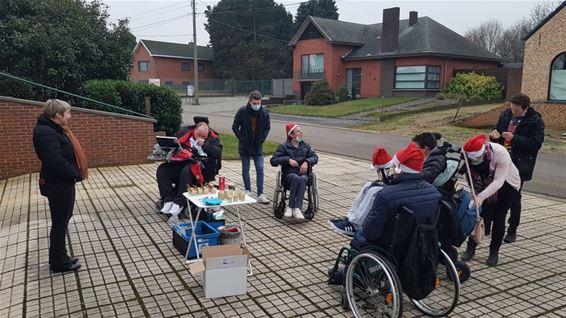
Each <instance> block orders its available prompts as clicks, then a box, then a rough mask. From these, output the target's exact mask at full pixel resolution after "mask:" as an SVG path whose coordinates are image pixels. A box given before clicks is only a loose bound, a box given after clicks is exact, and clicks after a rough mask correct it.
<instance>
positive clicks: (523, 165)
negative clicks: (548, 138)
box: [490, 107, 544, 181]
mask: <svg viewBox="0 0 566 318" xmlns="http://www.w3.org/2000/svg"><path fill="white" fill-rule="evenodd" d="M512 117H513V114H512V113H511V109H506V110H505V111H503V112H501V115H500V116H499V121H498V122H497V126H496V127H495V129H496V130H497V131H498V132H499V133H502V132H505V131H507V128H508V126H509V122H510V121H511V118H512ZM490 139H491V141H492V142H496V143H499V144H501V145H503V143H504V139H503V137H500V138H499V139H492V138H490ZM543 141H544V121H543V120H542V116H541V115H540V114H539V113H538V112H537V111H535V110H534V109H532V108H531V107H529V108H528V109H527V112H526V113H525V116H524V117H522V118H521V119H520V120H519V121H518V122H517V126H516V127H515V132H514V133H513V139H512V144H511V149H509V154H510V155H511V160H513V163H514V164H515V166H516V167H517V169H519V175H520V176H521V181H529V180H531V179H532V177H533V170H534V169H535V162H536V160H537V154H538V151H539V150H540V147H541V146H542V143H543Z"/></svg>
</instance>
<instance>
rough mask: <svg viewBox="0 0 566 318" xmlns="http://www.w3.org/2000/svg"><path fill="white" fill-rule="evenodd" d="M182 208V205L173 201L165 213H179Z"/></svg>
mask: <svg viewBox="0 0 566 318" xmlns="http://www.w3.org/2000/svg"><path fill="white" fill-rule="evenodd" d="M182 210H183V207H182V206H180V205H178V204H177V203H173V206H171V209H170V210H169V211H168V212H167V214H171V215H179V213H181V211H182Z"/></svg>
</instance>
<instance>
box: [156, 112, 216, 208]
mask: <svg viewBox="0 0 566 318" xmlns="http://www.w3.org/2000/svg"><path fill="white" fill-rule="evenodd" d="M194 120H195V125H192V126H188V127H185V128H183V129H181V130H179V132H177V134H176V135H177V138H179V143H180V144H181V146H182V149H180V150H179V151H177V152H176V153H175V154H174V155H173V156H172V157H171V159H170V160H169V161H167V162H165V163H162V164H161V165H160V166H159V167H158V168H157V173H156V174H157V185H158V187H159V195H160V196H161V199H162V200H163V208H162V209H161V210H160V212H161V213H165V214H171V215H178V214H179V213H181V211H182V210H183V208H184V206H185V205H186V200H185V198H184V197H183V192H185V191H187V186H188V185H202V184H203V183H205V182H210V181H213V180H214V178H215V176H216V175H217V174H218V171H219V170H220V168H221V160H222V149H223V146H222V143H221V142H220V139H219V135H218V134H217V133H216V132H215V131H214V130H212V129H210V127H209V126H208V118H206V117H198V116H195V118H194ZM173 184H175V185H176V187H173Z"/></svg>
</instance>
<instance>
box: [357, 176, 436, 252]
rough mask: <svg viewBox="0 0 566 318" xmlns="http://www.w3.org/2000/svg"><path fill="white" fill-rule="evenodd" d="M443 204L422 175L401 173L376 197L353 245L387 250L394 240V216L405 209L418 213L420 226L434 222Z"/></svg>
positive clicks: (417, 218)
mask: <svg viewBox="0 0 566 318" xmlns="http://www.w3.org/2000/svg"><path fill="white" fill-rule="evenodd" d="M439 204H440V193H439V192H438V190H437V189H436V188H435V187H434V186H433V185H431V184H430V183H428V182H426V181H424V180H423V177H422V175H421V174H418V173H417V174H402V175H400V176H398V177H397V178H395V179H394V180H393V181H392V183H391V185H389V186H387V187H385V188H383V190H381V191H379V192H378V193H377V195H376V198H375V200H374V202H373V208H372V209H371V211H370V213H369V215H368V217H367V219H366V220H365V222H364V225H363V226H362V228H361V229H360V230H359V231H357V232H356V235H355V236H354V239H353V240H354V241H356V242H353V243H352V246H363V245H367V244H372V245H379V246H382V247H384V248H388V247H389V246H390V244H391V239H392V237H393V230H394V225H395V215H396V214H397V212H398V211H399V209H400V208H401V207H402V206H405V207H407V208H408V209H410V210H411V211H413V212H414V213H415V215H414V217H415V218H416V220H417V224H424V223H428V222H430V221H432V218H433V217H434V216H435V215H436V213H437V212H438V209H439Z"/></svg>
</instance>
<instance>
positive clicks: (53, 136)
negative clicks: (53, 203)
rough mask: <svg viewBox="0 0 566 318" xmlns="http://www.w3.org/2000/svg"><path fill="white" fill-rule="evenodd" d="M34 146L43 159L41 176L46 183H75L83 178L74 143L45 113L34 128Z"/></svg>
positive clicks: (41, 159)
mask: <svg viewBox="0 0 566 318" xmlns="http://www.w3.org/2000/svg"><path fill="white" fill-rule="evenodd" d="M33 147H34V148H35V153H36V154H37V157H38V158H39V160H40V161H41V171H40V172H39V177H40V178H41V179H45V182H46V184H55V183H57V184H61V183H67V184H75V182H77V181H80V180H82V178H81V174H80V172H79V169H78V166H77V160H76V158H75V150H74V148H73V144H72V143H71V141H70V140H69V138H67V136H66V135H65V132H64V130H63V127H61V126H60V125H59V124H57V123H55V122H54V121H52V120H51V119H49V118H47V117H46V116H44V115H40V116H39V117H38V118H37V125H36V126H35V128H34V129H33Z"/></svg>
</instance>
